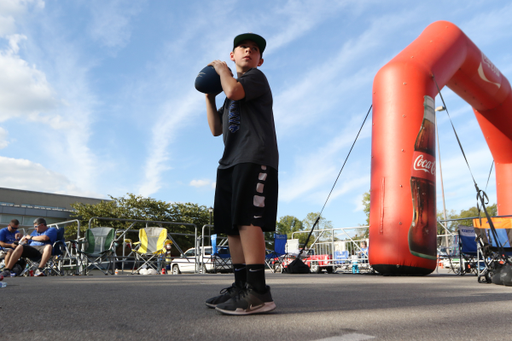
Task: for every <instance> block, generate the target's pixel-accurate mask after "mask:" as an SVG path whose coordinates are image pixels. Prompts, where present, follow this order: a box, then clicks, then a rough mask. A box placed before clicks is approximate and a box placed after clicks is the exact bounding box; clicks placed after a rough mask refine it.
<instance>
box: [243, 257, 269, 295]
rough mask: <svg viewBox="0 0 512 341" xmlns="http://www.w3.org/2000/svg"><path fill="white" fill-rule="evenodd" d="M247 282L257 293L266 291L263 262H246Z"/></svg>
mask: <svg viewBox="0 0 512 341" xmlns="http://www.w3.org/2000/svg"><path fill="white" fill-rule="evenodd" d="M247 283H248V284H249V285H250V286H251V287H253V288H254V290H256V291H257V292H259V293H264V292H265V291H266V284H265V264H247Z"/></svg>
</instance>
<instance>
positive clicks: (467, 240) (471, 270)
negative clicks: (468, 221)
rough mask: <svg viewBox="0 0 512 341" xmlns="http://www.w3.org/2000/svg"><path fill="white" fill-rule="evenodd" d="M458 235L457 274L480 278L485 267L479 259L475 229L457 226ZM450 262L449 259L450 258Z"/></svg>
mask: <svg viewBox="0 0 512 341" xmlns="http://www.w3.org/2000/svg"><path fill="white" fill-rule="evenodd" d="M457 233H458V235H459V256H460V258H459V262H460V263H459V264H460V266H459V268H458V272H457V274H459V275H461V276H463V275H465V274H474V275H476V276H480V272H482V271H484V270H485V268H486V266H485V262H484V260H483V259H480V255H479V247H478V242H477V239H476V234H475V228H474V227H473V226H465V225H459V227H458V228H457ZM450 262H451V258H450ZM452 268H453V267H452Z"/></svg>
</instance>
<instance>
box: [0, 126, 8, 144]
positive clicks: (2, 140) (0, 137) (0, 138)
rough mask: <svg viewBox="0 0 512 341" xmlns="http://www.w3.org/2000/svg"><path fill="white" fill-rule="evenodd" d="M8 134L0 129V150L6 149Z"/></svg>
mask: <svg viewBox="0 0 512 341" xmlns="http://www.w3.org/2000/svg"><path fill="white" fill-rule="evenodd" d="M8 136H9V132H7V130H5V129H4V128H2V127H0V149H2V148H5V147H7V145H8V144H9V140H8V139H7V138H8Z"/></svg>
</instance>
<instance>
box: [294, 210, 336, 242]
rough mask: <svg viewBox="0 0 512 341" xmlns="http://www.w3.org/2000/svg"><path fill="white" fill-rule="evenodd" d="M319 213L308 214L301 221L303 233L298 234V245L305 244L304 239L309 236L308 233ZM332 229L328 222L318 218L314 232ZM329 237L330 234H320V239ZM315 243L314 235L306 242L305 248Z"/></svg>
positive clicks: (330, 223)
mask: <svg viewBox="0 0 512 341" xmlns="http://www.w3.org/2000/svg"><path fill="white" fill-rule="evenodd" d="M319 214H320V213H315V212H311V213H308V214H307V216H306V218H304V220H302V230H301V231H304V233H300V234H298V237H299V244H300V245H304V243H305V242H306V238H307V237H308V235H309V232H310V231H311V229H312V228H313V225H314V224H315V222H316V220H317V219H318V215H319ZM332 228H333V225H332V222H331V221H330V220H327V219H325V218H324V217H320V219H319V220H318V224H317V225H316V226H315V230H330V229H332ZM329 236H331V232H324V233H323V234H322V238H328V237H329ZM314 241H315V233H313V234H312V235H311V238H310V239H309V241H308V244H307V247H309V246H311V244H313V242H314Z"/></svg>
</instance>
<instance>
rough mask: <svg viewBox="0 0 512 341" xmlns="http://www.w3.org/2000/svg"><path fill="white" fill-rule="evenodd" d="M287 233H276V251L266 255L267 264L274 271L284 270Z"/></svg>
mask: <svg viewBox="0 0 512 341" xmlns="http://www.w3.org/2000/svg"><path fill="white" fill-rule="evenodd" d="M287 240H288V236H287V235H286V234H277V233H274V251H272V252H269V253H267V254H266V255H265V264H266V265H267V266H268V268H269V269H270V271H272V272H282V271H283V260H284V258H285V256H286V241H287Z"/></svg>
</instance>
